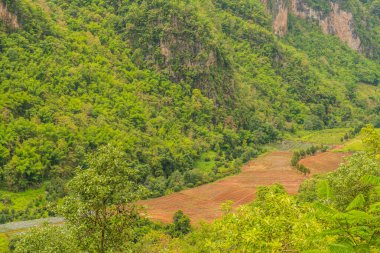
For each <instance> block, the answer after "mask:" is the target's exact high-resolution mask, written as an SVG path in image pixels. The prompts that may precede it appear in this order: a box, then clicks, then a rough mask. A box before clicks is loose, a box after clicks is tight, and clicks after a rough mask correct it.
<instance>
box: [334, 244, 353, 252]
mask: <svg viewBox="0 0 380 253" xmlns="http://www.w3.org/2000/svg"><path fill="white" fill-rule="evenodd" d="M329 248H330V253H352V252H355V250H354V248H353V247H352V246H351V245H348V244H332V245H330V247H329Z"/></svg>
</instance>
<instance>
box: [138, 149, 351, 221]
mask: <svg viewBox="0 0 380 253" xmlns="http://www.w3.org/2000/svg"><path fill="white" fill-rule="evenodd" d="M345 156H348V154H344V153H334V152H330V151H328V152H325V153H318V154H317V155H315V156H311V157H307V158H305V159H303V160H301V163H302V164H304V165H305V166H307V167H308V168H310V169H311V175H309V176H304V175H302V174H300V173H299V172H297V171H296V170H295V169H293V168H292V167H291V165H290V160H291V157H292V153H291V152H283V151H281V152H280V151H278V152H272V153H270V154H267V155H265V156H262V157H260V158H257V159H255V160H253V161H251V162H249V163H248V164H246V165H245V166H244V167H243V168H242V170H241V173H240V174H238V175H235V176H230V177H227V178H224V179H222V180H219V181H217V182H214V183H210V184H206V185H202V186H199V187H196V188H193V189H189V190H184V191H181V192H177V193H173V194H171V195H168V196H163V197H160V198H155V199H150V200H145V201H141V202H139V204H141V205H143V206H145V207H146V210H147V214H148V217H149V218H151V219H153V220H156V221H162V222H172V219H173V214H174V213H175V212H176V211H178V210H182V211H183V212H184V213H185V214H186V215H188V216H189V217H190V219H191V221H192V223H197V222H199V221H201V220H205V221H211V220H213V219H215V218H218V217H220V216H221V214H222V213H221V210H220V206H221V204H222V203H223V202H225V201H227V200H232V201H233V202H234V207H237V206H239V205H242V204H246V203H248V202H251V201H252V200H254V198H255V193H256V189H257V187H258V186H267V185H272V184H276V183H279V184H282V185H283V186H284V187H285V188H286V190H287V191H288V192H289V193H290V194H295V193H297V191H298V188H299V186H300V184H301V183H302V181H304V180H305V179H307V178H308V177H310V176H312V175H314V174H320V173H326V172H329V171H333V170H335V169H337V168H338V166H339V164H340V163H342V162H343V158H344V157H345Z"/></svg>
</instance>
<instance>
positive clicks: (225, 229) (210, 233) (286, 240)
mask: <svg viewBox="0 0 380 253" xmlns="http://www.w3.org/2000/svg"><path fill="white" fill-rule="evenodd" d="M257 196H258V198H257V200H256V201H255V202H254V203H252V204H250V205H247V206H244V207H241V208H239V210H238V211H237V212H236V213H228V214H226V215H225V216H224V217H223V219H221V220H217V221H215V222H214V223H213V224H211V225H208V224H204V225H203V226H202V227H201V228H200V229H198V230H196V231H194V232H193V233H192V234H191V235H190V236H189V237H188V238H187V240H186V241H187V244H188V245H187V246H186V247H189V249H192V250H189V252H283V251H285V250H291V251H302V250H306V249H310V248H314V247H315V248H319V249H323V247H324V246H323V244H322V241H321V240H320V239H319V238H318V236H316V235H317V234H318V233H319V232H320V231H321V229H322V227H321V226H320V225H319V224H318V222H317V220H316V219H315V217H314V213H313V211H312V210H311V209H309V208H307V207H301V206H299V205H298V204H297V203H296V202H295V200H294V199H292V198H291V197H289V196H288V195H287V194H286V193H285V191H284V189H283V188H282V187H280V186H274V187H272V188H262V189H260V190H259V191H258V193H257Z"/></svg>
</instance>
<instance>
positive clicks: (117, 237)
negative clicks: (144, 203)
mask: <svg viewBox="0 0 380 253" xmlns="http://www.w3.org/2000/svg"><path fill="white" fill-rule="evenodd" d="M126 161H127V159H126V157H125V155H124V153H123V152H120V151H119V150H117V149H116V148H114V147H111V146H106V147H103V148H101V149H100V150H99V151H98V152H97V153H96V154H95V155H94V156H92V157H91V158H90V159H89V169H86V170H82V171H80V172H79V173H78V174H77V176H75V177H74V178H73V179H72V180H71V181H70V183H69V184H68V190H69V196H68V197H66V198H65V200H64V205H63V207H62V212H63V214H64V216H65V218H66V220H67V221H68V223H69V224H70V225H72V227H73V228H74V233H75V234H76V235H77V238H78V241H79V242H80V244H81V247H82V248H83V249H86V250H88V251H91V252H93V251H95V252H107V251H120V250H122V248H123V246H125V243H126V242H128V239H131V238H132V237H133V232H132V231H133V228H134V225H135V224H136V222H137V220H138V218H139V217H138V216H139V215H138V210H137V207H136V206H135V205H134V202H135V201H136V200H137V199H139V198H140V197H141V196H142V195H143V193H144V190H143V188H142V187H141V186H139V185H138V184H137V183H136V181H137V171H136V170H134V169H131V168H130V167H129V166H128V164H127V162H126Z"/></svg>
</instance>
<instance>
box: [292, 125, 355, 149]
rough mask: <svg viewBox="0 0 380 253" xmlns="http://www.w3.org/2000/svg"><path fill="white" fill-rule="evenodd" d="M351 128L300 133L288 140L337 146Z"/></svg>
mask: <svg viewBox="0 0 380 253" xmlns="http://www.w3.org/2000/svg"><path fill="white" fill-rule="evenodd" d="M350 131H351V129H349V128H334V129H324V130H319V131H298V132H297V133H296V134H294V135H291V136H289V137H287V138H289V139H291V140H298V141H304V142H311V143H315V144H322V145H337V144H340V143H341V139H342V138H343V137H344V135H345V134H347V133H349V132H350Z"/></svg>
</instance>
